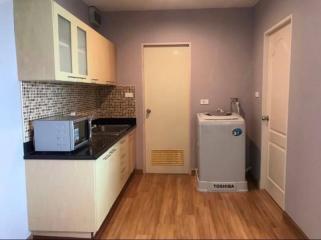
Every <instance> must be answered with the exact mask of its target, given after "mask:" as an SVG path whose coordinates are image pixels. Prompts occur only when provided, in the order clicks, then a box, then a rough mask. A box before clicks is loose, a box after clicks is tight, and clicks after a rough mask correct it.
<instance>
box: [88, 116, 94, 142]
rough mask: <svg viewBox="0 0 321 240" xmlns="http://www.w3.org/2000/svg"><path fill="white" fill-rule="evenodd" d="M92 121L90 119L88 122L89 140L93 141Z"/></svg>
mask: <svg viewBox="0 0 321 240" xmlns="http://www.w3.org/2000/svg"><path fill="white" fill-rule="evenodd" d="M92 121H93V119H92V118H90V119H89V120H88V131H89V140H91V139H92Z"/></svg>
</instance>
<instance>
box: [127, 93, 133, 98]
mask: <svg viewBox="0 0 321 240" xmlns="http://www.w3.org/2000/svg"><path fill="white" fill-rule="evenodd" d="M133 97H134V93H132V92H127V93H125V98H133Z"/></svg>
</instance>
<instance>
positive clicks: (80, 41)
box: [77, 27, 88, 75]
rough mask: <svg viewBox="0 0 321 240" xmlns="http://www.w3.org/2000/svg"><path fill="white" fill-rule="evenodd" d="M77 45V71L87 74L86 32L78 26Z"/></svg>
mask: <svg viewBox="0 0 321 240" xmlns="http://www.w3.org/2000/svg"><path fill="white" fill-rule="evenodd" d="M77 46H78V47H77V57H78V73H79V74H80V75H87V74H88V69H87V34H86V31H84V30H83V29H81V28H80V27H77Z"/></svg>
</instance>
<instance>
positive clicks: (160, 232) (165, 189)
mask: <svg viewBox="0 0 321 240" xmlns="http://www.w3.org/2000/svg"><path fill="white" fill-rule="evenodd" d="M97 238H101V239H119V238H121V239H215V238H216V239H222V238H224V239H231V238H234V239H300V238H301V239H302V238H304V236H303V235H302V234H301V233H300V231H299V230H298V229H297V228H296V227H295V226H294V225H293V224H292V222H291V221H290V220H289V219H288V217H286V216H285V215H284V214H283V212H282V210H281V209H280V208H279V207H278V206H277V205H276V203H275V202H274V201H273V200H272V199H271V198H270V196H269V195H268V194H267V193H266V192H265V191H262V190H251V191H249V192H245V193H200V192H197V191H196V189H195V177H193V176H189V175H160V174H145V175H134V176H133V177H132V179H131V180H130V182H129V184H128V187H127V189H126V190H125V192H124V194H123V195H122V197H121V199H120V202H119V204H118V206H117V207H116V209H115V211H114V213H113V215H112V217H111V219H110V221H109V222H108V223H107V224H106V225H105V226H104V227H103V229H102V231H101V232H100V234H98V236H97Z"/></svg>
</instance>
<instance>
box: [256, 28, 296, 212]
mask: <svg viewBox="0 0 321 240" xmlns="http://www.w3.org/2000/svg"><path fill="white" fill-rule="evenodd" d="M265 53H266V54H265V58H266V59H265V66H264V67H265V73H266V75H265V80H264V81H265V83H264V85H265V96H266V97H265V100H264V103H263V117H262V120H263V125H262V126H263V129H262V130H263V139H262V140H263V141H262V143H263V144H264V145H265V146H263V148H262V149H263V152H262V156H263V158H262V160H265V162H266V163H265V165H266V166H265V169H264V171H266V173H265V174H263V176H262V177H265V178H266V179H265V188H266V190H267V191H268V192H269V194H270V195H271V196H272V198H273V199H274V200H275V201H276V202H277V203H278V204H279V205H280V207H281V208H283V209H284V196H285V174H286V154H287V131H288V103H289V83H290V61H291V22H287V23H286V24H283V25H282V26H280V27H277V28H276V29H275V30H274V31H272V32H271V33H269V34H267V35H266V52H265Z"/></svg>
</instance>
